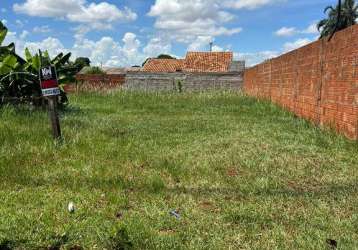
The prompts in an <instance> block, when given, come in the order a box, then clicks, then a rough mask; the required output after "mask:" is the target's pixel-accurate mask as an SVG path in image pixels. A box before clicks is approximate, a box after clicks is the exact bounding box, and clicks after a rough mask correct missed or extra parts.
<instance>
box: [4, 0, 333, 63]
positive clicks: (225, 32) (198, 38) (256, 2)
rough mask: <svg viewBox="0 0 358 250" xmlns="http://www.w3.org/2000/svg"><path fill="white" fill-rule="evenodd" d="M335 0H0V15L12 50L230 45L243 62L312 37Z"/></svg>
mask: <svg viewBox="0 0 358 250" xmlns="http://www.w3.org/2000/svg"><path fill="white" fill-rule="evenodd" d="M336 2H337V1H336V0H13V1H11V0H0V20H2V22H3V23H5V25H6V26H7V27H8V29H9V33H8V36H7V38H6V40H5V41H4V43H3V44H8V43H10V42H15V44H16V49H17V53H18V54H20V55H23V51H24V49H25V48H26V47H27V48H29V49H30V50H31V51H32V52H35V51H37V50H38V49H41V50H48V51H49V53H50V55H51V56H55V55H56V54H58V53H60V52H71V53H72V59H75V58H76V57H89V58H90V60H91V62H92V65H102V66H107V67H122V66H133V65H141V64H142V62H143V61H145V59H146V58H148V57H156V56H157V55H159V54H163V53H164V54H170V55H173V56H175V57H177V58H183V57H185V54H186V52H187V51H208V50H209V48H210V46H209V44H210V42H213V50H214V51H233V52H234V57H235V59H236V60H246V64H247V65H249V66H251V65H254V64H257V63H259V62H262V61H263V60H265V59H268V58H272V57H276V56H278V55H280V54H282V53H285V52H288V51H290V50H293V49H295V48H298V47H301V46H303V45H305V44H308V43H310V42H312V41H314V40H316V39H317V38H318V36H319V33H318V32H317V29H316V28H315V27H316V23H317V22H318V21H319V20H321V19H323V18H324V17H325V14H324V13H323V10H324V8H325V7H326V6H328V5H334V4H336Z"/></svg>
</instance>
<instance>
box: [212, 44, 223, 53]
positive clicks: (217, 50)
mask: <svg viewBox="0 0 358 250" xmlns="http://www.w3.org/2000/svg"><path fill="white" fill-rule="evenodd" d="M212 49H213V50H212V51H213V52H223V51H224V49H223V48H221V47H220V46H218V45H214V46H213V48H212Z"/></svg>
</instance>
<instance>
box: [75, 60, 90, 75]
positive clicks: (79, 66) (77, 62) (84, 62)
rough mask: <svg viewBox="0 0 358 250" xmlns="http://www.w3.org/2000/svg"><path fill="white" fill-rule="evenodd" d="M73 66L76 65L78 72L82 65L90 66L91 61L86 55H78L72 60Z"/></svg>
mask: <svg viewBox="0 0 358 250" xmlns="http://www.w3.org/2000/svg"><path fill="white" fill-rule="evenodd" d="M74 66H75V67H77V70H78V72H80V71H81V70H82V69H83V68H84V67H89V66H91V61H90V59H89V58H87V57H78V58H76V60H75V62H74Z"/></svg>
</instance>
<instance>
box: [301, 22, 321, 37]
mask: <svg viewBox="0 0 358 250" xmlns="http://www.w3.org/2000/svg"><path fill="white" fill-rule="evenodd" d="M302 33H303V34H318V33H319V31H318V29H317V22H313V23H311V24H310V25H309V26H308V27H307V28H306V29H304V30H302Z"/></svg>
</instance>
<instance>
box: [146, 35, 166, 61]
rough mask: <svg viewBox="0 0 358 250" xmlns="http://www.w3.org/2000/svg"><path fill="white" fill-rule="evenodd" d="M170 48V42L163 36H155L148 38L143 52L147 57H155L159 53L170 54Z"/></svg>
mask: <svg viewBox="0 0 358 250" xmlns="http://www.w3.org/2000/svg"><path fill="white" fill-rule="evenodd" d="M171 50H172V45H171V42H170V41H169V40H168V39H165V38H163V37H155V38H152V39H150V40H149V42H148V44H147V45H146V46H145V47H144V48H143V53H144V54H145V55H146V56H147V57H156V56H158V55H160V54H170V52H171Z"/></svg>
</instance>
